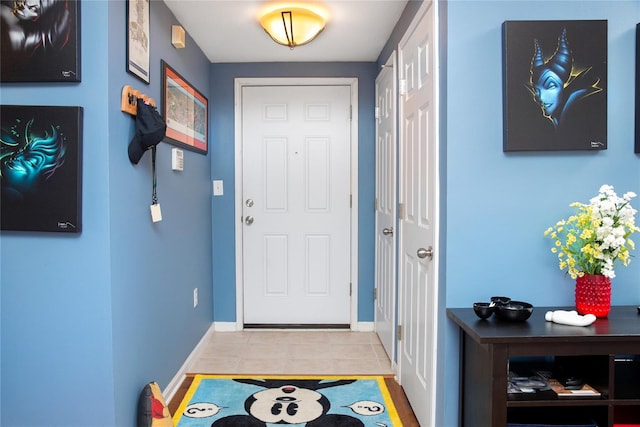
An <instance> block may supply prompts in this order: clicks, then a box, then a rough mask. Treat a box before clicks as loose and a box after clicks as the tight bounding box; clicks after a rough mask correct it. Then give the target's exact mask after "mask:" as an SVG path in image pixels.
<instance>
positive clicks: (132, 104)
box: [120, 85, 156, 116]
mask: <svg viewBox="0 0 640 427" xmlns="http://www.w3.org/2000/svg"><path fill="white" fill-rule="evenodd" d="M138 98H142V100H143V101H144V102H145V103H147V104H151V105H153V106H154V107H155V106H156V101H154V100H153V98H149V97H148V96H147V95H145V94H143V93H140V91H139V90H135V89H133V88H132V87H131V86H129V85H127V86H125V87H123V88H122V98H121V99H120V110H121V111H124V112H125V113H129V114H131V115H133V116H135V115H136V114H138V108H137V107H138Z"/></svg>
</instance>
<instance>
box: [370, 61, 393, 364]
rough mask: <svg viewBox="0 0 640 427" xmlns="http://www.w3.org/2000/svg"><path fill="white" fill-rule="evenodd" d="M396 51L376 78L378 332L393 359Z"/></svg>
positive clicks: (376, 305) (376, 286)
mask: <svg viewBox="0 0 640 427" xmlns="http://www.w3.org/2000/svg"><path fill="white" fill-rule="evenodd" d="M395 58H396V53H395V51H394V52H393V54H392V55H391V57H390V58H389V60H388V61H387V63H386V65H385V67H383V68H382V70H381V71H380V74H378V77H377V78H376V228H375V229H376V246H375V266H376V269H375V289H376V298H375V307H376V309H375V323H376V332H377V333H378V336H379V337H380V341H381V342H382V345H383V346H384V348H385V350H386V351H387V354H388V355H389V358H390V359H391V360H395V356H394V353H395V341H396V328H395V325H396V294H397V286H396V206H397V200H396V182H397V179H396V143H397V139H396V74H397V73H396V63H395V62H396V60H395Z"/></svg>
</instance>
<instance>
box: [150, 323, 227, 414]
mask: <svg viewBox="0 0 640 427" xmlns="http://www.w3.org/2000/svg"><path fill="white" fill-rule="evenodd" d="M214 330H215V324H213V323H212V324H211V326H209V329H207V332H205V333H204V335H203V336H202V338H201V339H200V341H199V342H198V344H197V345H196V346H195V347H194V348H193V350H192V351H191V353H190V354H189V356H188V357H187V359H186V360H185V361H184V363H183V364H182V366H181V367H180V369H179V370H178V373H176V375H175V376H174V377H173V379H172V380H171V381H170V382H169V384H167V387H166V388H165V389H164V390H163V392H162V396H163V397H164V399H165V401H166V402H170V401H171V399H173V396H175V394H176V392H177V391H178V389H179V388H180V385H181V384H182V382H183V381H184V379H185V377H186V376H187V373H188V372H189V366H190V365H191V362H193V361H194V360H195V359H197V357H198V356H199V354H200V352H201V351H202V349H203V347H204V344H205V342H207V341H208V340H209V338H210V336H211V335H212V334H213V332H214Z"/></svg>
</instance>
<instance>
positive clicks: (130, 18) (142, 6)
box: [127, 0, 150, 84]
mask: <svg viewBox="0 0 640 427" xmlns="http://www.w3.org/2000/svg"><path fill="white" fill-rule="evenodd" d="M149 8H150V2H149V0H127V71H128V72H129V73H131V74H133V75H134V76H136V77H137V78H139V79H140V80H142V81H143V82H145V83H146V84H149V80H150V79H149V42H150V37H149V21H150V19H149V10H150V9H149Z"/></svg>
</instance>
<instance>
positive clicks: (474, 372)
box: [447, 306, 640, 427]
mask: <svg viewBox="0 0 640 427" xmlns="http://www.w3.org/2000/svg"><path fill="white" fill-rule="evenodd" d="M558 309H565V310H570V309H571V308H567V307H535V308H534V311H533V314H532V315H531V317H530V318H529V319H528V320H527V321H525V322H518V323H511V322H504V321H500V320H498V319H496V318H495V316H492V317H491V318H489V319H487V320H480V319H479V318H478V317H476V315H475V313H474V312H473V309H472V308H449V309H447V316H448V317H449V318H450V319H452V320H453V321H454V322H455V323H456V324H457V325H458V326H459V327H460V335H461V349H460V350H461V359H462V360H461V375H460V381H461V384H460V386H461V391H460V408H461V416H460V419H461V423H462V426H464V427H474V426H477V427H489V426H493V427H505V426H506V425H507V423H508V422H514V421H513V420H512V418H518V419H521V418H522V417H523V415H524V418H527V417H528V416H530V415H528V414H533V415H535V416H537V415H539V414H540V413H544V412H545V411H547V410H549V413H553V408H556V411H558V412H562V413H564V414H566V413H569V414H571V413H576V414H578V413H579V414H580V415H585V414H586V415H588V416H590V417H591V418H592V419H594V420H595V421H596V422H597V424H598V427H614V426H615V425H616V424H638V425H640V357H638V355H640V315H639V314H638V311H637V307H635V306H616V307H612V309H611V313H610V314H609V316H608V318H606V319H598V320H596V321H595V322H594V323H593V324H592V325H590V326H586V327H576V326H566V325H559V324H555V323H552V322H547V321H545V319H544V315H545V313H546V312H547V311H549V310H558ZM622 355H625V356H629V357H628V358H626V359H624V361H625V363H624V364H622V363H620V360H621V356H622ZM558 356H560V357H564V356H575V357H576V360H578V361H581V363H576V366H577V365H580V366H583V368H582V369H583V371H585V372H583V375H584V376H585V377H586V378H587V379H588V380H589V381H590V382H593V383H596V384H597V388H598V390H600V391H602V395H601V397H599V398H596V399H572V398H569V399H566V398H559V399H556V400H551V399H549V400H520V399H518V400H512V399H510V398H509V396H508V393H507V385H508V371H509V369H510V365H509V364H510V362H512V363H513V361H514V360H523V359H524V360H526V359H527V358H540V359H548V358H555V357H558ZM627 362H628V363H627ZM585 366H586V367H587V368H585ZM622 368H624V369H622ZM629 372H630V373H631V374H629ZM616 387H617V388H616ZM623 391H624V393H623ZM541 408H544V409H541ZM549 416H550V417H553V415H549ZM518 422H522V421H518ZM550 424H551V422H550Z"/></svg>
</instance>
